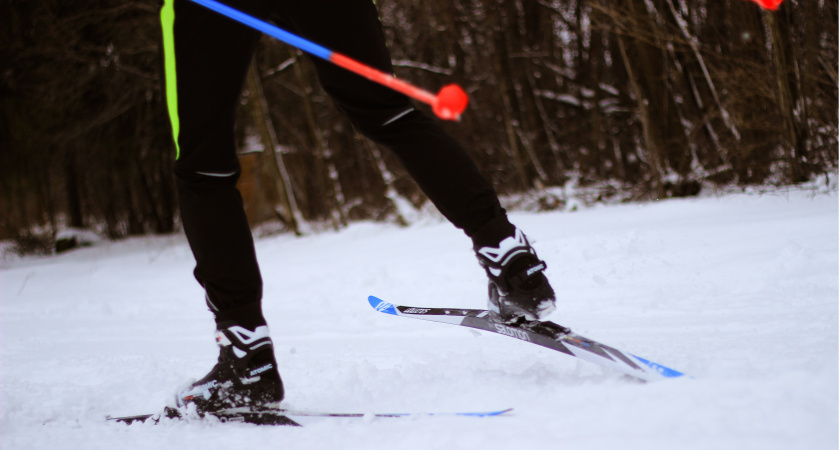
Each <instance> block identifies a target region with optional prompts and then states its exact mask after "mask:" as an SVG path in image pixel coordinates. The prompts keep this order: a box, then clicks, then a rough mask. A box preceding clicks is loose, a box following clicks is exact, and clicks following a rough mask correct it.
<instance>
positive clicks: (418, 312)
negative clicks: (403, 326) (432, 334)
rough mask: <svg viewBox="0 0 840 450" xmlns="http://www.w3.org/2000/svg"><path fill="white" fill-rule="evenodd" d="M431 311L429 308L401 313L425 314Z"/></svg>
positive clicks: (411, 309) (413, 309) (410, 309)
mask: <svg viewBox="0 0 840 450" xmlns="http://www.w3.org/2000/svg"><path fill="white" fill-rule="evenodd" d="M431 310H432V309H431V308H408V309H406V310H405V311H403V312H404V313H406V314H426V313H427V312H429V311H431Z"/></svg>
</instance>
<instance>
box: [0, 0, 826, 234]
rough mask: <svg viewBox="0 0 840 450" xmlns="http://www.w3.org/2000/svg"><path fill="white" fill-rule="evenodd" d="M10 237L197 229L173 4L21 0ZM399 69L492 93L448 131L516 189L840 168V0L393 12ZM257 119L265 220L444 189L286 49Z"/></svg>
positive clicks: (393, 201)
mask: <svg viewBox="0 0 840 450" xmlns="http://www.w3.org/2000/svg"><path fill="white" fill-rule="evenodd" d="M0 5H2V11H0V52H2V54H0V69H2V71H0V96H1V97H0V99H1V101H2V102H1V103H0V239H9V238H17V239H18V240H25V239H26V238H27V237H32V236H37V235H41V236H43V235H48V236H52V235H54V233H55V231H56V230H58V229H61V228H65V227H77V228H91V229H95V230H97V231H100V232H103V233H104V234H106V235H108V236H109V237H111V238H119V237H123V236H128V235H139V234H146V233H168V232H171V231H173V230H176V229H177V228H178V220H177V201H176V199H175V193H174V185H173V180H172V175H171V168H172V165H173V162H174V161H173V159H174V154H175V152H174V146H173V145H172V143H171V130H170V126H169V122H168V118H167V116H166V109H165V105H164V96H163V92H162V89H161V88H162V86H161V81H160V75H161V72H160V67H161V45H160V26H159V16H158V12H159V10H158V7H159V2H158V1H157V0H136V1H116V0H75V1H72V2H67V1H62V0H38V1H30V0H0ZM377 5H378V6H379V9H380V14H381V18H382V22H383V24H384V26H385V30H386V34H387V36H388V42H389V46H390V49H391V51H392V57H393V59H394V62H395V65H396V74H397V75H398V76H399V77H401V78H405V79H407V80H410V81H412V82H414V83H416V84H417V85H420V86H424V87H427V88H429V89H430V90H435V89H437V88H439V87H440V86H442V85H444V84H446V83H450V82H456V83H459V84H460V85H461V86H463V87H464V89H466V90H467V91H468V93H469V94H470V100H471V103H470V107H469V109H468V110H467V112H466V114H465V115H464V117H463V118H462V121H461V123H458V124H446V125H445V126H446V127H447V128H448V129H449V130H450V131H451V132H452V133H453V134H454V135H455V136H456V137H457V138H458V139H460V140H461V141H462V142H463V143H464V144H465V145H466V147H467V148H468V149H469V151H470V153H471V155H472V156H473V157H474V158H475V160H476V161H477V163H478V164H479V166H480V167H481V169H482V171H483V172H484V173H485V174H486V176H488V177H489V178H490V179H491V180H492V182H493V183H494V185H495V186H496V187H497V189H498V190H499V191H500V192H501V193H503V194H512V193H529V194H531V195H534V196H535V197H538V198H543V199H544V200H545V201H543V202H541V204H542V205H543V206H544V207H546V208H550V207H552V206H556V205H558V204H560V203H558V201H557V200H560V202H562V200H563V199H557V198H556V194H551V192H556V190H555V191H552V190H551V189H548V190H546V188H550V187H552V186H562V185H564V184H565V183H567V182H569V181H573V182H574V183H578V184H580V185H590V186H601V187H604V188H605V192H607V193H609V190H610V189H612V192H622V193H625V194H626V193H629V194H631V195H632V197H633V198H664V197H668V196H677V195H689V194H692V193H696V191H697V190H698V189H699V188H700V186H732V185H754V184H791V183H798V182H802V181H805V180H808V179H809V178H810V177H812V176H813V175H814V174H819V173H824V172H828V171H836V170H837V163H838V142H837V136H838V103H837V102H838V80H837V68H838V35H837V29H838V18H837V13H838V4H837V1H836V0H786V1H785V3H784V4H783V5H782V7H781V8H780V10H779V11H778V12H776V13H767V12H764V11H762V10H761V9H760V8H758V7H757V6H756V5H755V4H753V3H749V2H746V1H743V0H378V2H377ZM252 69H253V70H252V76H251V77H249V80H248V84H247V86H246V91H245V92H244V93H243V97H242V107H241V108H240V120H239V136H240V137H241V139H240V150H241V151H242V153H243V154H242V156H241V161H242V164H243V177H242V180H241V182H240V189H241V190H242V192H243V196H244V198H245V200H246V208H247V210H248V214H249V218H250V219H251V221H252V223H253V224H255V225H256V224H258V223H262V222H265V221H274V222H276V221H277V219H280V220H281V222H282V223H283V224H284V226H285V227H286V228H287V229H291V230H294V229H299V228H300V227H302V226H303V225H304V224H305V223H313V222H317V223H320V224H329V225H331V226H341V225H342V224H345V223H347V222H348V221H351V220H357V219H375V220H392V221H397V222H400V221H402V220H403V218H402V217H401V216H400V209H399V208H397V206H396V205H398V204H405V200H408V201H409V202H411V203H412V204H413V205H414V206H420V205H421V204H422V203H423V201H424V198H423V195H422V194H421V193H420V192H419V190H418V189H417V187H416V186H415V185H414V184H413V182H411V181H410V179H408V178H407V175H406V174H405V173H404V171H403V170H402V168H401V167H400V166H399V164H398V163H397V162H396V161H395V159H393V158H392V157H391V156H390V155H389V154H388V153H387V151H385V150H384V149H380V148H378V147H376V146H375V145H374V144H371V143H369V142H367V141H366V140H364V139H363V138H361V137H360V136H358V135H357V134H356V133H355V131H354V130H353V129H352V127H351V126H350V124H349V123H348V122H347V121H346V120H345V119H344V118H343V117H341V116H340V115H339V114H338V113H337V112H336V110H335V109H334V108H333V107H332V105H331V103H330V100H329V98H328V97H327V96H326V95H325V94H324V92H323V91H322V90H321V88H320V87H319V86H318V84H317V81H316V80H315V77H314V74H313V70H312V68H311V66H310V64H309V62H308V60H307V58H306V57H305V56H303V55H302V54H300V53H299V52H298V51H297V50H294V49H292V48H290V47H288V46H286V45H284V44H281V43H279V42H276V41H274V40H271V39H270V38H264V39H263V40H262V43H261V45H260V48H259V50H258V52H257V55H256V58H255V65H254V66H253V67H252ZM552 195H554V197H555V198H552Z"/></svg>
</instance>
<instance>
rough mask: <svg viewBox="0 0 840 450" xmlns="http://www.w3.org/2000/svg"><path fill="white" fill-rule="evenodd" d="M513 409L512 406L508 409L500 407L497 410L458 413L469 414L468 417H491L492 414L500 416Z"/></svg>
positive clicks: (461, 414)
mask: <svg viewBox="0 0 840 450" xmlns="http://www.w3.org/2000/svg"><path fill="white" fill-rule="evenodd" d="M511 411H513V408H508V409H501V410H498V411H487V412H473V413H460V414H458V415H460V416H469V417H493V416H501V415H503V414H507V413H509V412H511Z"/></svg>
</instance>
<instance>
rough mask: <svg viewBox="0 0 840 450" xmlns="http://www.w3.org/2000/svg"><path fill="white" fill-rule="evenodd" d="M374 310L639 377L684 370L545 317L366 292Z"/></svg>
mask: <svg viewBox="0 0 840 450" xmlns="http://www.w3.org/2000/svg"><path fill="white" fill-rule="evenodd" d="M368 301H369V302H370V306H372V307H373V308H374V309H375V310H377V311H379V312H381V313H384V314H390V315H393V316H398V317H408V318H412V319H421V320H428V321H432V322H440V323H448V324H451V325H459V326H463V327H469V328H475V329H478V330H483V331H489V332H491V333H496V334H501V335H504V336H508V337H512V338H515V339H519V340H521V341H525V342H530V343H532V344H536V345H540V346H542V347H546V348H549V349H552V350H555V351H558V352H560V353H565V354H567V355H569V356H574V357H576V358H580V359H582V360H585V361H589V362H591V363H595V364H598V365H600V366H603V367H609V368H612V369H615V370H617V371H619V372H622V373H624V374H626V375H630V376H632V377H634V378H637V379H639V380H643V381H655V380H661V379H667V378H680V377H684V376H686V375H685V374H684V373H682V372H679V371H676V370H674V369H671V368H668V367H665V366H663V365H661V364H657V363H655V362H653V361H650V360H648V359H645V358H642V357H640V356H636V355H633V354H631V353H627V352H624V351H621V350H618V349H616V348H613V347H610V346H608V345H605V344H602V343H600V342H597V341H594V340H592V339H589V338H587V337H583V336H581V335H579V334H576V333H574V332H572V330H570V329H569V328H566V327H564V326H562V325H558V324H556V323H554V322H549V321H538V320H534V321H527V320H524V319H520V320H519V321H518V322H516V323H513V324H507V323H499V322H495V321H493V320H491V319H490V312H489V311H486V310H482V309H455V308H419V307H412V306H401V305H394V304H392V303H388V302H386V301H384V300H381V299H379V298H377V297H374V296H372V295H371V296H369V297H368Z"/></svg>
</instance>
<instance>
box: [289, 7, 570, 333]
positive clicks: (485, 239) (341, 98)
mask: <svg viewBox="0 0 840 450" xmlns="http://www.w3.org/2000/svg"><path fill="white" fill-rule="evenodd" d="M285 14H286V15H285V16H283V18H282V20H283V21H284V22H286V23H289V24H290V25H291V26H292V27H294V30H295V31H296V32H298V33H300V34H302V35H304V36H306V37H307V38H310V39H312V40H313V41H315V42H317V43H319V44H321V45H324V46H325V47H327V48H330V49H331V50H334V51H336V52H339V53H342V54H345V55H347V56H349V57H351V58H353V59H357V60H359V61H361V62H363V63H365V64H368V65H371V66H373V67H375V68H377V69H379V70H382V71H384V72H386V73H390V72H392V66H391V58H390V55H389V52H388V49H387V47H386V45H385V37H384V34H383V30H382V25H381V23H380V22H379V17H378V12H377V10H376V7H375V6H374V4H373V3H372V1H371V0H340V1H331V0H309V1H306V2H293V6H292V5H290V6H289V7H288V8H286V11H285ZM312 61H313V63H314V65H315V67H316V69H317V71H318V77H319V79H320V81H321V84H322V85H323V87H324V89H325V90H326V91H327V92H328V93H329V94H330V96H331V97H332V98H333V100H334V101H335V102H336V104H337V105H338V107H339V108H340V109H341V110H342V111H343V112H344V113H345V114H346V115H347V116H348V117H349V118H350V120H351V121H352V122H353V124H354V126H355V127H356V128H357V129H358V130H359V131H360V132H361V133H362V134H364V135H366V136H367V137H369V138H371V139H372V140H374V141H375V142H377V143H379V144H382V145H384V146H386V147H388V148H390V149H391V150H392V151H393V152H394V154H395V155H396V156H397V157H398V158H399V159H400V161H401V162H402V163H403V165H404V166H405V168H406V170H408V172H409V173H410V174H411V176H412V177H413V178H414V180H415V181H416V182H417V184H418V185H419V186H420V188H421V189H422V190H423V191H424V192H425V193H426V195H427V196H428V197H429V199H430V200H431V201H432V202H433V203H434V204H435V206H436V207H437V208H438V209H439V210H440V211H441V213H443V215H444V216H446V218H448V219H449V220H450V221H451V222H452V223H453V224H454V225H455V226H456V227H458V228H461V229H463V230H464V231H465V232H466V234H467V235H468V236H470V237H471V238H472V240H473V245H474V249H475V250H476V253H477V255H478V256H479V261H480V262H481V264H482V265H483V266H484V267H485V269H486V270H487V275H488V278H489V280H490V303H491V307H492V308H498V309H500V311H499V312H500V314H499V316H500V317H502V318H503V319H504V320H513V319H515V318H516V317H519V316H526V317H529V318H535V317H539V316H544V315H546V314H548V313H549V312H550V311H551V310H553V308H554V291H553V290H552V289H551V286H550V285H549V283H548V280H547V279H546V278H545V276H544V275H543V271H544V270H545V267H546V266H545V263H544V262H542V261H540V260H539V258H537V256H536V252H535V251H534V249H533V248H532V247H531V246H530V244H529V243H528V241H527V239H526V238H525V237H524V235H523V234H522V233H521V232H520V231H518V230H517V229H516V228H515V227H514V226H513V225H512V224H511V223H510V222H509V221H508V219H507V215H506V213H505V210H504V209H503V208H502V207H501V204H500V203H499V199H498V196H497V195H496V192H495V190H494V189H493V187H492V185H491V184H490V183H489V182H488V181H487V180H486V179H485V178H484V177H483V176H482V175H481V173H480V172H479V170H478V167H477V166H476V165H475V163H474V162H473V161H472V159H471V158H470V157H469V155H468V154H467V152H466V151H465V150H464V148H463V147H462V146H461V145H460V144H459V143H458V142H457V141H456V140H455V139H453V138H452V137H451V136H450V135H449V134H448V133H447V132H446V131H445V130H444V129H443V128H442V127H441V126H440V125H439V124H438V122H437V121H435V120H434V119H432V118H430V117H429V116H427V115H426V114H424V113H422V112H420V111H418V110H415V109H414V105H413V104H412V102H411V101H410V100H409V99H408V98H407V97H406V96H404V95H402V94H399V93H396V92H394V91H392V90H390V89H388V88H386V87H383V86H381V85H379V84H376V83H374V82H372V81H369V80H367V79H365V78H363V77H361V76H359V75H355V74H352V73H349V72H347V71H345V70H344V69H341V68H339V67H336V66H334V65H332V64H330V63H328V62H325V61H322V60H319V59H316V58H313V60H312Z"/></svg>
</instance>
